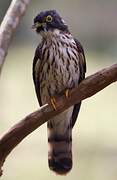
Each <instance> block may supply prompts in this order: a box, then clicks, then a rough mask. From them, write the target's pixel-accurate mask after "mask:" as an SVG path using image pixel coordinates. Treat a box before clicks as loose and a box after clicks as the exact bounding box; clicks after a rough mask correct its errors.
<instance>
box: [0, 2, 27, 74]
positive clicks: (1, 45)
mask: <svg viewBox="0 0 117 180" xmlns="http://www.w3.org/2000/svg"><path fill="white" fill-rule="evenodd" d="M29 3H30V0H12V2H11V5H10V7H9V9H8V11H7V13H6V15H5V17H4V19H3V21H2V24H1V26H0V73H1V70H2V67H3V64H4V61H5V57H6V55H7V52H8V48H9V45H10V42H11V39H12V36H13V34H14V31H15V30H16V28H17V26H18V25H19V23H20V21H21V18H22V16H23V15H24V13H25V11H26V9H27V6H28V4H29Z"/></svg>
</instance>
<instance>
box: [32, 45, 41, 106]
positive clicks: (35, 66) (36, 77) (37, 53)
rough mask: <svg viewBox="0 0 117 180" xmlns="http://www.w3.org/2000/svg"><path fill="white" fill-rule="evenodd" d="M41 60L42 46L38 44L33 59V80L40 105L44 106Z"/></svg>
mask: <svg viewBox="0 0 117 180" xmlns="http://www.w3.org/2000/svg"><path fill="white" fill-rule="evenodd" d="M40 61H41V47H40V46H38V47H37V48H36V51H35V56H34V59H33V81H34V85H35V91H36V94H37V99H38V101H39V105H40V106H42V102H41V95H40V82H39V69H40V68H39V66H38V65H39V63H40Z"/></svg>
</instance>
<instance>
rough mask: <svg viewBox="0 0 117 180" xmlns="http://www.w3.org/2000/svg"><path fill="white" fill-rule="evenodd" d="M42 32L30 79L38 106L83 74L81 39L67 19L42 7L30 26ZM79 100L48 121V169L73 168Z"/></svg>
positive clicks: (83, 61) (65, 170)
mask: <svg viewBox="0 0 117 180" xmlns="http://www.w3.org/2000/svg"><path fill="white" fill-rule="evenodd" d="M32 28H34V29H35V30H36V32H37V33H38V34H40V35H41V36H42V41H41V42H40V44H39V45H38V47H37V49H36V51H35V56H34V60H33V79H34V85H35V90H36V94H37V98H38V101H39V104H40V106H42V105H43V104H45V103H47V101H48V99H51V102H52V106H53V108H54V109H55V110H56V104H55V98H54V96H55V95H59V94H62V93H65V95H66V98H69V91H68V90H69V89H71V88H74V87H77V86H78V84H79V83H80V82H81V81H82V80H83V79H84V78H85V72H86V63H85V56H84V51H83V48H82V46H81V44H80V42H79V41H78V40H77V39H75V38H74V37H73V36H72V34H71V33H70V31H69V29H68V26H67V24H66V22H65V21H64V20H63V19H62V18H61V17H60V15H59V14H58V13H57V12H56V11H55V10H50V11H44V12H41V13H39V14H38V15H37V16H36V17H35V18H34V24H33V26H32ZM80 105H81V102H80V103H78V104H75V105H74V106H72V107H70V108H69V109H67V110H66V111H64V112H63V113H61V114H59V115H57V116H55V117H54V118H53V119H51V120H49V121H48V123H47V128H48V144H49V151H48V162H49V167H50V169H51V170H53V171H55V172H56V173H58V174H66V173H67V172H69V171H70V169H71V168H72V128H73V126H74V124H75V121H76V119H77V116H78V113H79V110H80Z"/></svg>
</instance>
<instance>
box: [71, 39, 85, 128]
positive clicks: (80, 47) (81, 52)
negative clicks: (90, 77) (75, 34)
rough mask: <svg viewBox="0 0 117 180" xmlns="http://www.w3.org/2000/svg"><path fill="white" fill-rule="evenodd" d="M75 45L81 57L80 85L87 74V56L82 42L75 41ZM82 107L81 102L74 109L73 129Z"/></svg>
mask: <svg viewBox="0 0 117 180" xmlns="http://www.w3.org/2000/svg"><path fill="white" fill-rule="evenodd" d="M74 40H75V43H76V45H77V49H78V56H79V68H80V77H79V83H80V82H81V81H82V80H83V79H84V78H85V72H86V59H85V55H84V50H83V47H82V45H81V44H80V42H79V41H78V40H77V39H74ZM80 106H81V102H79V103H78V104H75V105H74V109H73V113H72V117H71V125H72V127H73V126H74V124H75V122H76V119H77V116H78V113H79V110H80Z"/></svg>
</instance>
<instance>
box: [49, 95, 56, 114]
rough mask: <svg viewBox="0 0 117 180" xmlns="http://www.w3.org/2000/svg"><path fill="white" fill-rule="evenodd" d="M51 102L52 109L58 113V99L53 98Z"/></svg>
mask: <svg viewBox="0 0 117 180" xmlns="http://www.w3.org/2000/svg"><path fill="white" fill-rule="evenodd" d="M50 101H51V104H52V107H53V108H54V110H55V111H57V108H56V99H55V98H54V97H52V98H51V99H50Z"/></svg>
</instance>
